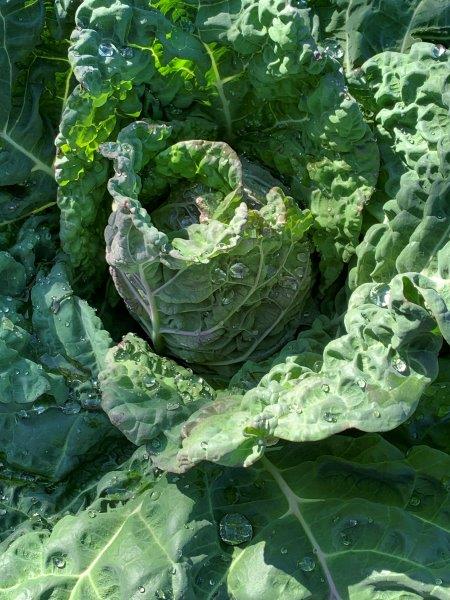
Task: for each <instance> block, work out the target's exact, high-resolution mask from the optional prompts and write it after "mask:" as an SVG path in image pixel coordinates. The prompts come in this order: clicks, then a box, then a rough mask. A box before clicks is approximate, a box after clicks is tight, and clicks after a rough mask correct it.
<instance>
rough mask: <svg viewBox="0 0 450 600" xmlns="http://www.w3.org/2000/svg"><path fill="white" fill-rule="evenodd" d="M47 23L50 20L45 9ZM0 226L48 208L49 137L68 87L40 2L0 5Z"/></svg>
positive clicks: (51, 189) (59, 46)
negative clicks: (50, 38)
mask: <svg viewBox="0 0 450 600" xmlns="http://www.w3.org/2000/svg"><path fill="white" fill-rule="evenodd" d="M48 13H49V15H48V18H47V21H50V20H51V16H50V14H51V9H50V8H49V11H48ZM0 23H1V24H2V26H1V27H0V73H1V75H0V165H1V169H0V171H1V172H0V186H1V187H0V225H4V224H6V223H10V222H11V221H14V220H15V219H17V218H20V217H22V216H24V215H27V214H29V213H31V212H33V211H36V210H37V211H40V210H43V209H44V208H47V207H48V206H51V205H52V204H53V202H52V200H53V195H54V194H55V190H56V187H55V182H54V178H53V169H52V162H53V157H54V154H55V150H54V144H53V140H54V132H55V127H57V126H58V123H59V116H60V113H61V109H62V104H63V103H64V96H65V95H67V94H68V91H69V86H70V75H71V72H70V69H69V66H68V62H67V58H66V57H65V56H64V54H63V52H64V50H65V49H66V44H65V42H56V40H54V39H52V40H51V41H49V32H48V30H47V26H48V22H46V8H45V5H44V2H43V1H42V0H36V1H34V2H26V1H24V0H9V1H8V2H2V4H1V6H0Z"/></svg>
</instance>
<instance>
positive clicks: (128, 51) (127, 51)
mask: <svg viewBox="0 0 450 600" xmlns="http://www.w3.org/2000/svg"><path fill="white" fill-rule="evenodd" d="M120 54H121V55H122V56H123V57H124V58H133V56H134V50H133V48H130V47H129V46H125V47H124V48H122V49H121V51H120Z"/></svg>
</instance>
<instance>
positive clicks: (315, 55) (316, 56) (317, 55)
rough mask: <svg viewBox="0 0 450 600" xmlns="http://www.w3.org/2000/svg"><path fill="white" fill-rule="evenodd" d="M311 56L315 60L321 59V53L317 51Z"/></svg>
mask: <svg viewBox="0 0 450 600" xmlns="http://www.w3.org/2000/svg"><path fill="white" fill-rule="evenodd" d="M313 56H314V58H315V59H316V60H320V59H321V58H322V53H321V52H319V50H314V52H313Z"/></svg>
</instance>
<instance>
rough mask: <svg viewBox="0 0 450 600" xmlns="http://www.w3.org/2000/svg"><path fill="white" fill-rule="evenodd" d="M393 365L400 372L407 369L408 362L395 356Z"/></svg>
mask: <svg viewBox="0 0 450 600" xmlns="http://www.w3.org/2000/svg"><path fill="white" fill-rule="evenodd" d="M392 366H393V367H394V369H395V370H396V371H397V372H398V373H404V372H405V371H406V368H407V367H406V363H405V362H404V361H403V360H402V359H401V358H395V359H394V360H393V361H392Z"/></svg>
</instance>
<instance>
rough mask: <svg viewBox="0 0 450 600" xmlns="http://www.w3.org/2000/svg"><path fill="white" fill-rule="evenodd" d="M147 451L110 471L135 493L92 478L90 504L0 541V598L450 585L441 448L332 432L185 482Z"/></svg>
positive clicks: (390, 590)
mask: <svg viewBox="0 0 450 600" xmlns="http://www.w3.org/2000/svg"><path fill="white" fill-rule="evenodd" d="M139 458H140V459H141V460H140V461H139ZM142 458H143V455H142V454H139V451H138V454H137V455H136V457H135V459H134V461H131V463H125V464H124V469H123V473H121V472H119V471H113V472H112V473H111V477H112V478H115V479H116V480H119V481H121V482H123V483H125V482H126V481H127V480H129V478H130V476H129V475H127V473H130V470H131V472H132V473H133V472H134V473H136V476H137V478H138V479H137V481H138V482H139V481H140V482H141V484H140V489H139V487H138V489H137V492H135V493H134V494H132V495H130V493H129V491H128V490H127V486H126V485H125V486H124V488H125V489H124V491H123V492H121V493H120V492H119V493H114V492H112V493H108V490H107V489H105V488H104V486H102V485H100V486H99V492H100V494H101V497H99V499H98V500H97V501H94V502H93V503H92V504H91V506H90V507H89V508H88V510H85V511H81V512H79V513H78V514H77V515H76V516H66V517H63V518H62V519H60V520H59V521H58V522H57V523H56V524H55V525H54V526H50V527H47V528H41V529H40V530H39V529H38V528H36V529H35V530H33V531H28V532H24V534H23V535H21V536H20V537H18V538H17V539H12V540H8V539H7V540H6V541H5V542H3V545H2V550H3V552H2V558H1V561H0V574H1V582H2V583H1V584H0V598H2V600H9V599H13V598H14V600H16V599H17V598H20V597H22V596H23V597H25V596H26V595H28V596H30V597H33V598H37V597H39V596H42V595H49V594H53V595H56V596H61V595H63V596H67V597H70V598H71V599H73V600H77V599H80V600H81V599H83V600H84V599H85V598H90V597H94V596H100V597H103V596H108V597H111V598H118V599H119V598H145V599H150V598H155V597H156V598H164V597H166V598H169V597H170V598H173V599H174V600H181V598H183V599H191V598H192V599H195V598H207V597H211V595H215V596H216V597H219V598H230V597H234V598H239V599H242V600H245V599H250V598H260V599H263V600H271V599H272V598H273V597H274V596H275V597H281V596H284V597H288V598H298V599H305V600H306V598H332V599H333V600H343V599H347V600H360V599H362V598H367V599H369V598H373V597H374V596H375V595H379V594H380V593H382V595H383V598H385V599H386V600H398V598H399V594H401V595H407V596H408V597H410V598H412V599H413V598H414V599H417V600H418V599H419V598H424V597H427V596H429V597H433V598H447V596H448V595H449V593H450V588H449V581H448V568H447V563H448V558H449V552H450V539H449V532H448V529H449V527H448V504H449V489H448V486H447V485H446V475H447V473H448V469H449V464H448V463H449V458H448V456H447V455H446V454H444V453H441V452H438V451H436V450H433V449H431V448H428V447H426V446H419V447H417V448H416V449H414V450H413V451H412V452H411V453H410V454H408V456H407V457H405V456H404V454H403V453H402V452H400V451H399V450H397V449H396V448H395V447H393V446H391V445H390V444H388V443H387V442H385V441H383V440H382V439H381V438H379V437H378V436H370V435H366V436H363V437H362V438H360V439H352V438H346V437H340V436H338V437H335V438H332V439H331V440H327V441H326V442H321V443H313V444H308V445H304V446H302V447H298V446H297V447H286V448H284V449H283V452H279V453H278V452H275V453H273V455H272V456H271V459H270V460H267V459H265V460H264V462H263V463H259V464H258V466H255V467H252V468H250V469H225V470H223V469H222V470H220V471H219V470H218V469H217V467H216V468H211V467H207V468H205V469H203V470H202V471H200V472H192V473H190V474H188V475H186V476H185V477H184V478H183V480H180V479H178V478H177V477H174V476H173V475H172V476H171V475H163V476H161V477H159V478H157V477H155V475H154V473H153V472H152V471H151V470H149V469H148V468H146V467H145V461H142ZM139 462H140V464H141V466H139ZM104 479H106V477H105V478H104ZM102 489H103V490H104V491H103V493H102ZM105 492H106V493H105ZM120 500H122V502H121V501H120ZM418 539H420V541H421V542H420V543H417V540H418ZM225 540H226V541H225ZM233 544H235V545H233ZM349 561H351V565H352V568H351V569H350V568H348V564H349Z"/></svg>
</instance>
